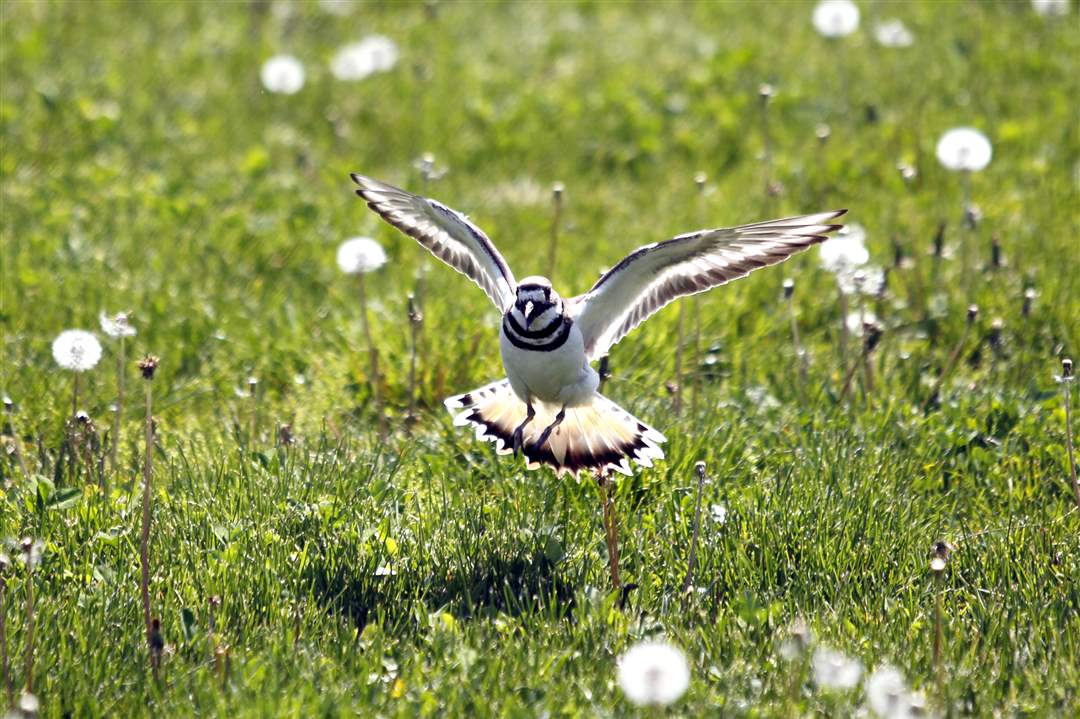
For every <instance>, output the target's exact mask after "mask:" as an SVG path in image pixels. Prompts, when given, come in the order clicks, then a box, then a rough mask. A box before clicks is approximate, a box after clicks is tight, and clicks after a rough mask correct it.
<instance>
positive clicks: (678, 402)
mask: <svg viewBox="0 0 1080 719" xmlns="http://www.w3.org/2000/svg"><path fill="white" fill-rule="evenodd" d="M685 317H686V303H685V302H680V303H679V329H678V333H677V335H676V337H675V416H676V417H678V416H680V415H681V414H682V382H683V373H682V354H683V323H684V321H685Z"/></svg>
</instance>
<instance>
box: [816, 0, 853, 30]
mask: <svg viewBox="0 0 1080 719" xmlns="http://www.w3.org/2000/svg"><path fill="white" fill-rule="evenodd" d="M811 20H812V22H813V23H814V29H815V30H817V31H818V33H820V34H821V35H822V36H824V37H829V38H834V37H846V36H848V35H850V34H851V33H853V32H855V31H856V30H858V29H859V8H858V6H857V5H856V4H855V3H853V2H851V0H822V1H821V2H819V3H818V4H817V5H815V6H814V13H813V15H812V16H811Z"/></svg>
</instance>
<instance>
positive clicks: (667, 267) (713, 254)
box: [570, 210, 846, 360]
mask: <svg viewBox="0 0 1080 719" xmlns="http://www.w3.org/2000/svg"><path fill="white" fill-rule="evenodd" d="M844 212H846V210H837V211H834V212H822V213H819V214H816V215H803V216H801V217H788V218H785V219H783V220H772V221H771V222H757V223H754V224H752V225H742V226H741V227H726V228H721V229H716V230H701V231H700V232H691V233H689V234H685V235H679V236H678V237H676V238H674V239H672V240H668V241H666V242H656V243H653V244H651V245H645V246H644V247H640V248H638V249H637V250H635V251H634V252H631V253H630V254H629V255H627V256H626V258H625V259H623V261H622V262H620V263H619V264H617V265H616V266H615V267H613V268H612V269H611V270H609V271H608V272H607V274H605V275H604V276H603V277H601V278H600V279H599V280H598V281H597V283H596V284H595V285H593V288H592V289H591V290H589V291H588V292H587V293H585V294H584V295H580V296H578V297H575V298H573V299H572V300H570V311H571V313H572V315H573V317H574V322H575V323H577V325H578V327H579V328H580V329H581V334H582V336H583V337H584V339H585V353H586V355H587V356H588V358H589V359H590V360H594V359H598V358H600V357H602V356H604V355H605V354H607V352H608V350H609V349H611V346H612V345H614V344H615V343H616V342H618V341H619V340H621V339H622V338H623V337H625V336H626V335H627V333H628V332H630V330H632V329H634V328H635V327H637V326H638V325H639V324H641V323H642V322H644V321H645V320H646V319H648V318H649V317H650V316H651V315H653V314H655V313H656V312H659V311H660V309H661V308H662V307H664V305H666V304H668V303H669V302H673V301H674V300H676V299H678V298H680V297H685V296H687V295H692V294H696V293H698V292H704V291H705V290H708V289H710V288H712V287H716V286H717V285H722V284H725V283H727V282H731V281H732V280H737V279H739V278H740V277H745V276H746V275H748V274H750V273H751V272H753V271H754V270H756V269H758V268H761V267H767V266H769V265H775V264H776V263H777V262H782V261H783V260H786V259H787V258H788V257H790V256H791V255H793V254H795V253H796V252H801V251H802V250H805V249H806V248H808V247H810V246H811V245H813V244H815V243H818V242H823V241H824V240H825V239H826V235H828V233H830V232H835V231H836V230H838V229H840V227H841V226H840V225H838V224H833V222H832V221H833V220H834V219H836V218H837V217H839V216H840V215H842V214H844Z"/></svg>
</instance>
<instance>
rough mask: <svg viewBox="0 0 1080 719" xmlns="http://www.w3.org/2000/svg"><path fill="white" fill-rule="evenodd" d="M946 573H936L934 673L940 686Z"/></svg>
mask: <svg viewBox="0 0 1080 719" xmlns="http://www.w3.org/2000/svg"><path fill="white" fill-rule="evenodd" d="M943 575H944V572H940V571H938V572H934V586H935V592H934V595H935V596H934V672H935V673H936V674H937V678H938V685H939V686H942V685H943V684H944V682H943V680H942V675H941V645H942V640H943V637H942V634H943V633H942V627H941V623H942V613H943V609H942V601H943V600H942V591H941V581H942V579H943Z"/></svg>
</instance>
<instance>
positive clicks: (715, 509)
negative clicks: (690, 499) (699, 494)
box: [709, 504, 727, 524]
mask: <svg viewBox="0 0 1080 719" xmlns="http://www.w3.org/2000/svg"><path fill="white" fill-rule="evenodd" d="M709 512H710V513H711V514H712V518H713V521H714V522H716V523H717V524H724V523H726V522H727V507H725V506H724V505H722V504H713V505H710V506H709Z"/></svg>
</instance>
